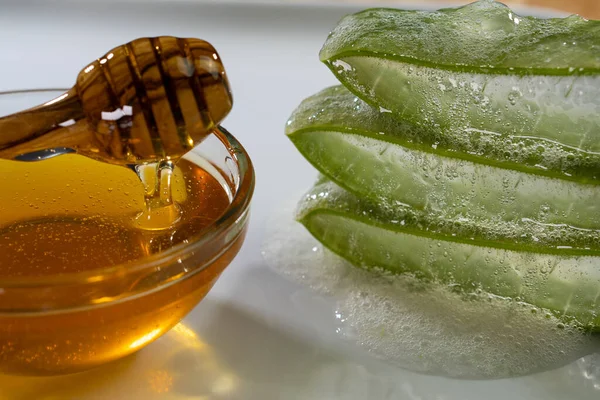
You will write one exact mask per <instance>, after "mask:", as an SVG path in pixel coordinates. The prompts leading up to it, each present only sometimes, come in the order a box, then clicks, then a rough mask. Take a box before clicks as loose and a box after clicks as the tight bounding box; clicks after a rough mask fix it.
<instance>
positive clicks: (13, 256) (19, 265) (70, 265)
mask: <svg viewBox="0 0 600 400" xmlns="http://www.w3.org/2000/svg"><path fill="white" fill-rule="evenodd" d="M0 171H2V175H1V176H0V187H2V188H3V190H1V191H0V280H1V279H6V278H9V279H13V278H24V277H56V276H59V277H60V276H61V275H63V274H72V273H86V272H90V271H92V272H93V271H98V274H97V275H96V276H95V277H94V278H93V279H98V280H99V281H100V282H101V281H102V273H103V271H104V270H105V269H106V268H111V267H114V266H119V268H122V269H123V272H124V273H125V272H126V271H127V268H128V267H127V266H128V264H131V265H133V264H135V262H136V261H139V260H140V259H143V258H146V257H149V256H152V255H153V254H157V253H160V252H164V251H167V250H168V249H169V248H171V247H173V246H175V245H177V244H180V243H187V242H188V239H190V237H192V236H194V235H198V234H199V233H201V232H202V231H203V230H204V229H206V228H207V227H209V226H210V225H211V224H212V223H214V221H215V220H216V219H218V218H219V217H220V216H221V215H222V214H223V212H224V211H225V210H226V208H227V207H228V206H229V205H230V195H229V193H228V191H227V189H226V187H224V186H223V184H222V183H221V182H219V181H218V180H217V179H216V178H215V177H214V176H213V175H211V174H210V173H208V172H207V171H206V170H204V169H203V168H201V167H200V166H198V165H197V164H196V163H194V162H191V161H188V160H186V159H181V160H180V161H179V162H178V163H177V165H176V167H175V169H174V170H173V173H172V174H171V177H170V179H171V184H170V186H171V196H172V201H173V202H174V203H176V204H177V205H178V207H179V211H180V215H179V217H180V218H179V220H178V221H177V223H175V224H173V226H171V227H167V228H165V227H164V226H160V229H156V230H153V229H151V228H152V226H151V224H152V221H151V220H150V222H149V224H150V225H146V226H144V227H143V228H141V227H140V226H139V224H136V218H139V216H140V215H144V212H146V211H147V209H146V207H147V204H146V203H145V193H144V186H143V185H142V184H141V183H140V180H139V178H138V176H136V174H135V173H134V172H133V171H132V170H130V169H127V168H124V167H121V166H114V165H109V164H106V163H102V162H98V161H94V160H91V159H88V158H85V157H82V156H78V155H72V154H69V155H63V156H60V157H55V158H52V159H48V160H45V161H43V162H29V163H25V162H14V161H4V160H0ZM158 223H159V224H163V225H164V221H159V222H158ZM149 228H150V229H149ZM242 240H243V234H242V235H240V236H239V237H238V238H237V239H236V240H235V241H234V243H233V244H232V245H231V247H229V248H228V249H227V250H226V251H224V252H221V253H219V256H218V257H217V258H215V259H213V260H212V264H211V265H210V267H208V268H205V269H203V270H202V271H200V272H198V273H196V274H193V275H192V276H190V277H189V278H187V279H184V280H182V282H178V283H177V285H171V286H169V285H165V288H163V289H161V290H152V291H150V292H149V293H148V294H144V295H143V296H132V297H131V298H128V299H126V300H122V301H120V300H118V299H117V300H114V299H111V298H110V296H107V295H102V296H100V295H96V293H93V291H92V292H90V291H89V290H88V291H82V290H79V289H77V288H69V287H67V288H65V290H64V291H62V292H61V293H60V294H58V295H57V297H56V299H54V298H53V301H55V302H56V303H57V304H61V302H66V303H65V304H67V303H68V302H69V301H70V299H69V297H72V296H81V297H82V298H85V299H88V298H89V299H91V300H90V301H91V303H92V305H86V306H83V307H72V306H69V307H66V308H65V309H60V310H58V311H56V312H50V313H43V312H37V311H36V312H28V310H25V311H24V312H23V313H21V314H19V313H2V312H0V372H10V373H17V374H18V373H23V374H47V373H51V374H53V373H65V372H73V371H78V370H81V369H85V368H89V367H91V366H94V365H98V364H101V363H104V362H106V361H110V360H112V359H117V358H120V357H122V356H124V355H126V354H129V353H132V352H134V351H135V350H137V349H139V348H140V347H142V346H143V345H145V344H146V343H148V342H150V341H152V340H153V339H155V338H156V337H158V336H160V335H161V334H162V333H164V332H165V331H167V330H168V329H170V328H171V327H172V326H173V325H175V324H176V323H177V322H179V320H181V318H183V316H185V315H186V314H187V313H188V312H189V310H190V309H191V308H193V307H194V306H195V305H196V304H197V302H198V301H199V300H200V299H201V298H202V297H204V295H205V294H206V293H207V291H208V290H209V289H210V288H211V286H212V284H213V283H214V281H215V279H216V278H217V277H218V275H219V274H220V272H221V271H222V270H223V268H224V267H225V266H226V265H227V264H228V263H229V262H230V261H231V259H232V257H233V256H234V255H235V254H236V253H237V250H238V249H239V247H240V245H241V242H242ZM111 273H112V274H113V275H114V274H115V272H114V270H112V271H111ZM146 281H150V278H149V277H147V276H145V275H143V274H140V276H139V277H136V279H135V280H129V281H127V282H126V283H123V285H124V287H119V285H120V284H116V285H114V284H111V285H108V284H107V285H106V286H107V287H106V288H102V290H106V291H107V293H109V294H111V293H112V292H111V291H114V292H115V293H117V294H118V295H119V296H121V295H123V293H126V292H127V290H128V289H130V288H133V287H137V286H143V285H146V286H150V287H151V285H152V284H153V283H152V282H149V283H146ZM140 282H141V283H140ZM115 286H117V287H115ZM132 290H133V289H132ZM61 296H64V299H63V298H62V297H61ZM6 301H8V302H10V299H8V300H6ZM31 302H32V304H35V305H36V306H39V304H36V303H35V299H32V300H31ZM94 303H97V304H100V305H99V306H93V304H94ZM9 306H10V305H7V303H5V305H4V309H8V308H9ZM19 307H24V306H23V301H22V299H19ZM38 311H39V310H38Z"/></svg>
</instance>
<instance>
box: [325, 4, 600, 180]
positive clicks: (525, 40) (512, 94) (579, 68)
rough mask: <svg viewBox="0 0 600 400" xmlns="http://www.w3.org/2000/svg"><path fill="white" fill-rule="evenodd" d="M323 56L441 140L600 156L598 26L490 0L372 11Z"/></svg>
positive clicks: (368, 97)
mask: <svg viewBox="0 0 600 400" xmlns="http://www.w3.org/2000/svg"><path fill="white" fill-rule="evenodd" d="M320 57H321V60H322V61H323V62H325V63H326V64H327V65H328V66H329V67H330V68H331V70H332V71H333V72H334V74H335V75H336V76H337V77H338V79H339V80H340V81H341V82H342V83H343V84H344V85H345V86H347V87H348V88H349V89H350V90H351V91H352V92H354V93H355V94H357V95H358V96H360V97H361V98H363V99H364V100H365V101H367V102H368V103H370V104H372V105H374V106H377V107H383V108H384V109H387V110H390V111H392V113H393V114H394V115H396V116H398V117H400V118H402V119H404V120H406V121H409V122H411V123H413V124H416V125H418V126H421V127H423V128H424V129H429V130H433V131H435V132H439V134H440V135H448V137H447V138H446V142H448V143H451V142H452V140H453V138H456V137H458V136H461V135H462V136H465V135H466V136H472V137H474V139H473V140H474V141H475V142H477V141H478V140H480V139H479V138H484V140H493V139H492V138H493V137H496V136H500V137H502V138H504V139H505V140H510V141H512V143H513V145H515V151H519V150H518V148H519V146H521V145H525V146H527V145H528V143H530V141H531V140H532V139H535V140H537V143H538V144H537V146H538V148H539V149H538V151H539V152H540V153H544V152H546V151H549V152H553V151H554V150H553V149H554V148H556V147H557V146H558V147H563V148H564V147H570V148H572V149H573V151H574V152H575V153H582V152H583V153H584V154H583V155H584V156H587V155H588V154H589V155H590V156H597V153H598V152H600V119H599V118H597V115H598V112H599V111H600V75H599V74H600V22H598V21H587V20H585V19H583V18H580V17H577V16H572V17H568V18H564V19H547V20H545V19H537V18H532V17H521V16H519V15H517V14H515V13H514V12H512V11H511V10H510V9H509V8H507V7H505V6H504V5H501V4H500V3H496V2H493V1H480V2H477V3H473V4H470V5H467V6H464V7H461V8H455V9H442V10H439V11H436V12H422V11H403V10H393V9H370V10H366V11H364V12H361V13H358V14H354V15H350V16H347V17H345V18H344V19H343V20H342V21H341V22H340V23H339V25H338V26H337V27H336V28H335V29H334V30H333V32H332V33H331V34H330V36H329V37H328V39H327V41H326V42H325V44H324V46H323V48H322V50H321V53H320ZM463 150H466V151H469V150H468V149H463ZM472 151H473V152H477V151H478V150H477V148H475V147H474V148H473V149H472ZM586 153H587V154H586ZM574 156H576V155H574ZM509 158H510V156H509ZM576 158H577V157H576ZM543 167H548V166H543ZM565 172H567V173H569V172H568V171H565ZM591 175H592V176H593V177H594V178H598V176H597V170H594V171H593V172H592V173H591Z"/></svg>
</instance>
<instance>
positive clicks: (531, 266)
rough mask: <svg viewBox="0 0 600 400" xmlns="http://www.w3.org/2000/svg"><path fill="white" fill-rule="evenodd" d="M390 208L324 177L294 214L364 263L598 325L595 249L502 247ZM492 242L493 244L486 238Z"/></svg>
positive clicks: (599, 272)
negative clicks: (514, 301) (579, 252)
mask: <svg viewBox="0 0 600 400" xmlns="http://www.w3.org/2000/svg"><path fill="white" fill-rule="evenodd" d="M394 215H395V217H394V219H391V218H390V211H389V210H385V209H381V208H380V207H378V206H377V205H376V204H374V203H372V202H369V201H365V200H364V199H360V198H357V197H356V196H353V195H352V194H350V193H349V192H347V191H344V190H343V189H341V188H339V187H338V186H336V185H334V184H332V183H330V182H327V181H326V180H322V181H321V182H319V183H318V184H317V185H316V186H315V187H314V188H313V189H312V190H311V191H310V192H309V193H308V194H307V195H306V196H305V197H304V199H303V200H302V202H301V203H300V206H299V211H298V219H299V221H300V222H301V223H302V224H304V226H305V227H306V228H307V229H308V230H309V231H310V232H311V234H312V235H313V236H315V237H316V238H317V239H318V240H320V241H321V242H322V243H324V244H325V245H326V246H327V247H328V248H329V249H331V250H332V251H334V252H335V253H337V254H339V255H340V256H342V257H344V258H345V259H347V260H348V261H350V262H351V263H353V264H354V265H356V266H358V267H362V268H378V269H383V270H386V271H389V272H392V273H412V274H414V275H416V276H418V277H422V278H423V279H425V280H433V281H437V282H441V283H444V284H448V285H450V286H453V287H458V288H460V289H461V290H462V291H465V292H477V291H478V290H484V291H486V292H489V293H491V294H494V295H498V296H502V297H510V298H513V299H516V300H520V301H524V302H528V303H530V304H532V305H535V306H538V307H541V308H544V309H548V310H551V311H552V312H554V313H555V314H557V315H560V316H563V317H565V318H566V319H568V320H575V321H577V322H578V323H579V324H581V325H582V326H583V327H584V328H586V329H587V330H590V331H593V332H600V316H599V315H598V314H597V312H596V310H598V306H599V303H598V302H599V298H600V268H598V265H599V262H600V257H599V256H598V254H597V252H590V253H589V254H585V253H581V254H571V253H569V252H568V251H566V252H564V253H561V252H545V251H544V249H543V248H538V249H534V248H529V249H527V250H525V251H523V250H515V249H514V248H506V247H504V246H502V245H498V242H493V241H489V242H487V243H486V242H485V241H483V242H481V241H480V242H478V243H474V242H470V241H469V239H466V240H465V238H462V239H461V237H460V236H458V237H456V236H453V235H452V234H451V233H450V232H449V231H447V230H445V228H444V227H443V226H442V227H440V229H437V230H436V229H435V220H431V218H430V217H428V216H427V214H418V213H417V214H414V213H411V212H410V210H405V211H402V210H400V209H397V210H395V211H394ZM491 244H493V247H492V246H489V245H491Z"/></svg>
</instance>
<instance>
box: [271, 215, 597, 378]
mask: <svg viewBox="0 0 600 400" xmlns="http://www.w3.org/2000/svg"><path fill="white" fill-rule="evenodd" d="M263 256H264V258H265V259H266V261H267V263H268V264H269V265H270V266H271V267H272V268H273V269H274V270H275V271H277V272H279V273H281V274H283V275H285V276H287V277H289V278H290V279H292V280H294V281H297V282H300V283H302V284H304V285H307V286H309V287H310V288H311V289H312V290H315V291H317V292H319V293H321V294H324V295H328V296H331V297H333V298H334V299H335V301H336V302H337V305H336V311H335V313H334V315H332V317H333V318H337V319H338V322H339V323H340V324H341V328H340V329H339V330H338V331H339V336H340V338H341V339H342V340H345V341H349V342H352V343H354V344H356V345H357V346H361V347H363V348H365V349H366V350H367V351H369V352H370V353H372V354H373V355H375V356H377V357H379V358H382V359H384V360H386V361H388V362H391V363H393V364H395V365H398V366H400V367H403V368H406V369H410V370H413V371H417V372H422V373H427V374H435V375H443V376H450V377H457V378H470V379H486V378H504V377H511V376H521V375H527V374H531V373H535V372H538V371H544V370H550V369H555V368H558V367H561V366H564V365H567V364H570V363H573V362H574V361H576V360H578V359H579V358H580V357H582V356H585V355H587V354H592V353H593V352H594V351H598V350H600V343H599V342H600V341H598V340H597V339H594V338H593V337H590V336H588V335H585V334H583V333H581V332H580V331H578V330H576V329H574V328H572V327H570V326H568V325H565V324H564V323H562V322H561V321H559V320H558V319H556V318H555V317H554V316H552V315H551V314H550V313H547V312H545V311H544V310H542V309H539V308H536V307H533V306H532V305H529V304H524V303H519V302H514V301H512V300H510V299H504V298H500V297H497V296H493V295H490V294H487V293H483V292H482V293H479V294H476V295H473V296H470V297H465V295H464V294H461V293H458V292H455V291H453V290H452V287H448V286H442V285H432V284H427V285H426V284H423V283H422V282H420V281H418V280H417V279H415V278H413V277H411V276H408V275H407V276H390V275H387V274H385V273H377V272H373V271H365V270H361V269H358V268H356V267H353V266H352V265H350V264H349V263H347V262H346V261H345V260H343V259H341V258H339V257H338V256H336V255H334V254H333V253H331V252H330V251H328V250H327V249H325V248H323V246H322V245H321V244H320V243H319V242H317V241H316V240H315V239H314V238H313V237H312V236H311V235H310V234H309V233H308V232H306V230H305V229H304V227H303V226H302V225H300V224H299V223H297V222H295V221H293V207H287V208H285V209H284V210H282V211H280V212H279V213H277V214H276V215H274V216H273V218H272V221H271V222H270V223H269V226H268V229H267V235H266V240H265V243H264V246H263ZM588 357H590V356H588ZM592 357H596V358H600V355H598V356H592ZM586 360H587V359H586V358H583V359H581V360H579V361H578V362H579V363H584V364H581V365H584V366H587V365H588V364H589V363H590V362H589V361H586ZM594 362H595V363H597V362H596V361H594ZM593 365H594V366H595V365H596V364H593ZM583 368H584V367H581V368H580V369H581V370H582V371H583ZM594 368H595V367H594ZM588 369H589V368H588ZM594 371H595V370H594ZM582 374H583V372H582ZM593 374H596V372H593ZM593 374H592V373H590V376H593V377H594V378H593V379H596V381H595V382H594V384H596V383H599V381H600V374H596V375H593ZM597 375H598V376H597Z"/></svg>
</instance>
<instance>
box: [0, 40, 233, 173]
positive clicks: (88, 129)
mask: <svg viewBox="0 0 600 400" xmlns="http://www.w3.org/2000/svg"><path fill="white" fill-rule="evenodd" d="M232 101H233V100H232V97H231V92H230V89H229V83H228V81H227V77H226V75H225V69H224V67H223V64H222V62H221V59H220V57H219V55H218V54H217V51H216V50H215V49H214V48H213V46H211V45H210V44H209V43H208V42H206V41H204V40H200V39H181V38H175V37H169V36H162V37H155V38H141V39H137V40H134V41H132V42H129V43H127V44H124V45H121V46H119V47H116V48H114V49H113V50H111V51H109V52H108V53H107V54H105V55H104V56H103V57H101V58H99V59H97V60H96V61H94V62H92V63H91V64H89V65H88V66H87V67H86V68H84V69H83V70H82V71H81V72H80V73H79V75H78V77H77V82H76V84H75V86H74V87H73V88H72V89H70V90H69V91H68V92H66V93H64V94H63V95H62V96H59V97H58V98H56V99H54V100H52V101H49V102H47V103H45V104H43V105H40V106H38V107H35V108H32V109H29V110H26V111H22V112H19V113H16V114H12V115H9V116H6V117H4V118H0V158H4V159H18V160H35V159H42V158H44V157H43V156H40V155H39V154H40V153H41V154H45V152H48V151H50V152H53V151H55V150H53V149H57V148H63V149H68V150H67V151H75V152H77V153H79V154H82V155H85V156H88V157H91V158H94V159H97V160H101V161H104V162H108V163H111V164H122V165H136V164H143V163H153V162H157V161H160V160H165V159H167V160H168V159H177V158H179V157H180V156H182V155H183V154H185V153H186V152H188V151H189V150H190V149H191V148H193V147H194V146H195V145H196V144H198V143H199V142H201V141H202V140H203V139H204V138H205V137H206V136H208V135H209V134H210V133H211V131H212V130H213V129H214V128H215V127H216V126H217V125H218V124H219V123H220V122H221V121H222V120H223V119H224V118H225V116H226V115H227V114H228V113H229V111H230V110H231V107H232Z"/></svg>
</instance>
